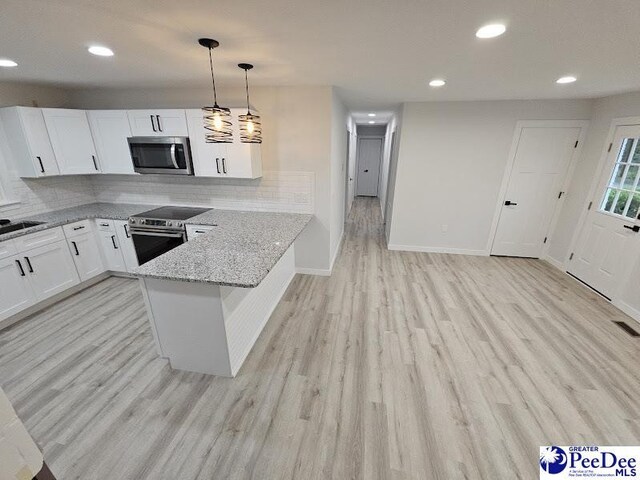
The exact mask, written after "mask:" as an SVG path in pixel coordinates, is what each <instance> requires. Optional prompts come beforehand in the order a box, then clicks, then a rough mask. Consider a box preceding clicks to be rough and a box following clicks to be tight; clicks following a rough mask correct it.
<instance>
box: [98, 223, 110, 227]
mask: <svg viewBox="0 0 640 480" xmlns="http://www.w3.org/2000/svg"><path fill="white" fill-rule="evenodd" d="M100 226H101V227H108V226H109V224H108V223H101V224H100Z"/></svg>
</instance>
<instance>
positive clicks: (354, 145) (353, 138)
mask: <svg viewBox="0 0 640 480" xmlns="http://www.w3.org/2000/svg"><path fill="white" fill-rule="evenodd" d="M349 135H350V139H349V161H348V165H347V169H348V172H347V175H348V176H347V182H348V183H347V185H348V187H347V209H346V211H347V213H348V212H350V211H351V206H352V205H353V199H354V198H355V196H356V163H357V153H358V133H357V130H356V124H355V122H354V121H353V118H349Z"/></svg>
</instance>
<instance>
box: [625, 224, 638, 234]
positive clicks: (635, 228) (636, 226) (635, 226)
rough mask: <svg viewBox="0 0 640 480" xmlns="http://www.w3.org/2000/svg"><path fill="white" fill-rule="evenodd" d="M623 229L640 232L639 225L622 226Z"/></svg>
mask: <svg viewBox="0 0 640 480" xmlns="http://www.w3.org/2000/svg"><path fill="white" fill-rule="evenodd" d="M623 226H624V228H628V229H629V230H633V231H634V232H636V233H638V232H640V225H634V226H633V227H632V226H630V225H623Z"/></svg>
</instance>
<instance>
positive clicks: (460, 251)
mask: <svg viewBox="0 0 640 480" xmlns="http://www.w3.org/2000/svg"><path fill="white" fill-rule="evenodd" d="M387 249H389V250H399V251H402V252H422V253H451V254H455V255H475V256H480V257H486V256H488V255H489V252H487V251H486V250H470V249H466V248H446V247H423V246H419V245H397V244H390V245H388V246H387Z"/></svg>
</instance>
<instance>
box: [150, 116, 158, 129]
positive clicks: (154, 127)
mask: <svg viewBox="0 0 640 480" xmlns="http://www.w3.org/2000/svg"><path fill="white" fill-rule="evenodd" d="M149 118H150V119H151V128H153V131H154V132H157V130H156V124H155V123H153V115H149Z"/></svg>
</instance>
